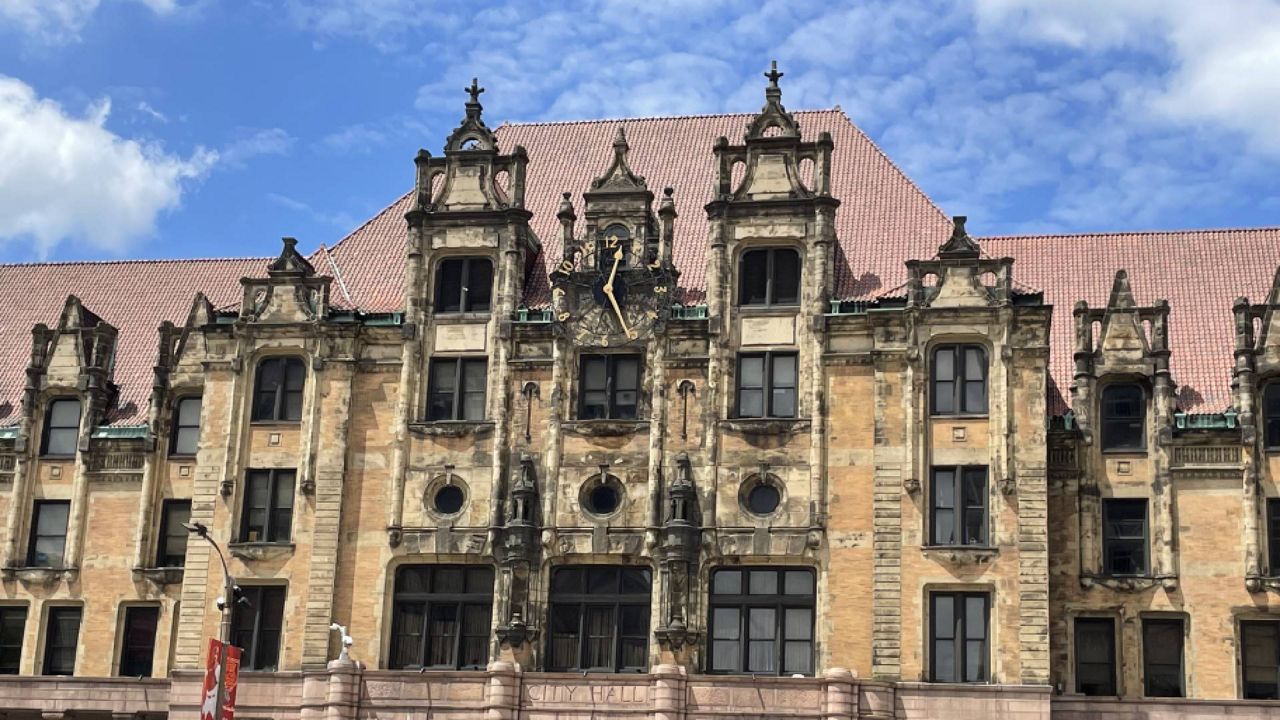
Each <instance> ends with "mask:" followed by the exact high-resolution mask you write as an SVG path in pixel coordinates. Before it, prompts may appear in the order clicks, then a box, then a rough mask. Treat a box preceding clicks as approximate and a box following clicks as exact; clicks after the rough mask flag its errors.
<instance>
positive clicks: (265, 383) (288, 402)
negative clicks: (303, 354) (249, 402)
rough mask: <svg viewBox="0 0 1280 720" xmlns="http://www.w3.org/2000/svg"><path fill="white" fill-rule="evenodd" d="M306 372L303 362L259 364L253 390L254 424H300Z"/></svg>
mask: <svg viewBox="0 0 1280 720" xmlns="http://www.w3.org/2000/svg"><path fill="white" fill-rule="evenodd" d="M306 384H307V368H306V366H305V365H304V364H303V363H302V358H297V357H272V358H266V359H265V360H263V361H262V362H260V363H258V372H257V376H256V377H255V378H254V386H253V415H252V418H251V419H252V420H253V421H254V422H272V421H275V422H299V421H301V420H302V389H303V388H304V387H305V386H306Z"/></svg>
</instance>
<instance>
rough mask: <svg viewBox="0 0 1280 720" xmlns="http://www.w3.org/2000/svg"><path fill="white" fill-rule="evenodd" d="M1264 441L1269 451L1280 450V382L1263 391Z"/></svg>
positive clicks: (1269, 385) (1268, 385)
mask: <svg viewBox="0 0 1280 720" xmlns="http://www.w3.org/2000/svg"><path fill="white" fill-rule="evenodd" d="M1262 423H1263V427H1262V430H1263V441H1264V442H1265V443H1266V447H1267V449H1268V450H1280V382H1273V383H1268V384H1267V386H1266V387H1265V388H1263V390H1262Z"/></svg>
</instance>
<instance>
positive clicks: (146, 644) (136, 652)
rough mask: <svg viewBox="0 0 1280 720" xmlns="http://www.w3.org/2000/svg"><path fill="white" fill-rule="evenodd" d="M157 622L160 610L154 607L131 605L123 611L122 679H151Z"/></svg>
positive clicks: (121, 640)
mask: <svg viewBox="0 0 1280 720" xmlns="http://www.w3.org/2000/svg"><path fill="white" fill-rule="evenodd" d="M159 621H160V608H158V607H156V606H155V605H133V606H129V607H126V608H125V609H124V632H123V634H122V635H121V637H120V675H121V676H122V677H151V670H152V667H151V666H152V663H153V662H154V659H155V654H156V625H157V624H158V623H159Z"/></svg>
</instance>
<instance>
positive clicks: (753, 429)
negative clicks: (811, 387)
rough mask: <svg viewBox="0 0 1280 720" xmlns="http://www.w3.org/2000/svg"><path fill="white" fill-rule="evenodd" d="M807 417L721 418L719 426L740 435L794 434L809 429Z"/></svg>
mask: <svg viewBox="0 0 1280 720" xmlns="http://www.w3.org/2000/svg"><path fill="white" fill-rule="evenodd" d="M810 424H811V423H810V421H809V420H807V419H790V418H763V419H761V418H734V419H730V420H721V421H720V427H722V428H724V429H726V430H728V431H730V432H735V433H738V434H740V435H794V434H795V433H799V432H805V431H807V430H808V429H809V426H810Z"/></svg>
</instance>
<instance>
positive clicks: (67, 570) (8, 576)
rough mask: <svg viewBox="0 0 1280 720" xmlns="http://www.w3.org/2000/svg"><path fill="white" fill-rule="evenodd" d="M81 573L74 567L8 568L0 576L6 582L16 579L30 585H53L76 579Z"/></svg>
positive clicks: (0, 572)
mask: <svg viewBox="0 0 1280 720" xmlns="http://www.w3.org/2000/svg"><path fill="white" fill-rule="evenodd" d="M79 572H80V569H79V568H72V567H56V568H55V567H7V568H4V569H3V571H0V574H3V576H4V579H5V580H12V579H14V578H16V579H18V580H20V581H22V582H23V583H28V584H34V585H52V584H53V583H55V582H57V581H59V580H61V579H63V578H67V579H71V578H74V577H75V576H76V574H77V573H79Z"/></svg>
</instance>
